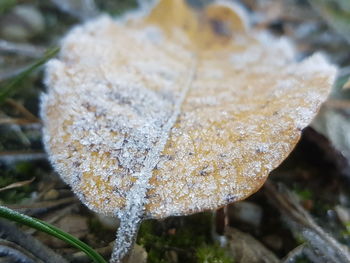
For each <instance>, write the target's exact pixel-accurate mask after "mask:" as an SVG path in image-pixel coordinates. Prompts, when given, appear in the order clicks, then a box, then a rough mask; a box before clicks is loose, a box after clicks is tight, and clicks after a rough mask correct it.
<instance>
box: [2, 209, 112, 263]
mask: <svg viewBox="0 0 350 263" xmlns="http://www.w3.org/2000/svg"><path fill="white" fill-rule="evenodd" d="M0 217H3V218H6V219H9V220H11V221H15V222H17V223H21V224H23V225H26V226H29V227H32V228H35V229H37V230H39V231H42V232H45V233H47V234H49V235H51V236H54V237H56V238H58V239H61V240H63V241H65V242H66V243H68V244H70V245H72V246H73V247H75V248H78V249H80V250H81V251H83V252H85V253H86V255H88V256H89V258H90V259H91V260H93V262H96V263H107V261H105V260H104V259H103V257H102V256H101V255H100V254H98V253H97V252H96V251H95V250H94V249H93V248H91V247H90V246H88V245H87V244H85V243H84V242H82V241H80V240H79V239H77V238H75V237H74V236H72V235H70V234H68V233H66V232H64V231H62V230H60V229H58V228H57V227H55V226H53V225H50V224H48V223H45V222H44V221H41V220H39V219H35V218H32V217H30V216H26V215H23V214H20V213H18V212H16V211H13V210H11V209H9V208H7V207H4V206H0Z"/></svg>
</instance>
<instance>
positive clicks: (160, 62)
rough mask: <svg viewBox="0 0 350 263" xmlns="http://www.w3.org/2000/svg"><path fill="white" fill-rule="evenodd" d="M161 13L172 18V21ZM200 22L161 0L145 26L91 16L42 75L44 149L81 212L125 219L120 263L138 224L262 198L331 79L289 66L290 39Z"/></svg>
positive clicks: (308, 65)
mask: <svg viewBox="0 0 350 263" xmlns="http://www.w3.org/2000/svg"><path fill="white" fill-rule="evenodd" d="M172 5H175V6H172ZM179 5H180V7H181V8H178V7H179ZM164 7H167V8H168V9H167V10H173V12H170V13H169V15H167V17H164V12H163V14H162V13H161V12H159V10H160V9H159V8H164ZM175 7H176V8H175ZM177 10H179V11H177ZM183 10H185V11H186V12H183ZM208 10H209V9H208ZM218 10H220V9H218ZM209 11H210V10H209ZM209 11H208V14H209V15H208V16H210V14H212V13H211V12H209ZM224 11H225V12H226V14H227V12H234V11H233V10H232V9H230V7H229V6H225V7H222V12H224ZM177 12H180V13H181V14H182V15H183V14H187V15H188V16H189V17H186V15H184V16H185V17H183V16H179V17H178V15H179V13H177ZM214 14H215V15H216V16H218V14H220V12H219V13H217V12H216V13H215V12H214ZM175 18H176V19H175ZM195 18H196V16H195V14H194V13H192V12H191V11H190V10H189V9H188V8H187V7H186V6H185V4H184V3H183V2H182V1H167V0H165V1H162V2H161V3H160V4H159V6H158V7H156V9H155V11H154V12H153V13H151V15H150V17H149V18H145V19H143V18H139V19H137V20H131V21H127V20H126V21H124V22H120V21H114V20H112V19H111V18H109V17H105V16H104V17H101V18H98V19H96V20H94V21H91V22H89V23H86V24H85V25H82V26H78V27H76V28H74V29H73V30H72V31H71V32H70V33H69V34H68V35H67V36H66V37H65V38H64V39H63V41H62V51H61V55H60V58H59V59H58V60H52V61H51V62H50V63H49V65H48V68H47V74H46V76H47V78H46V82H47V86H48V92H47V94H45V95H43V96H42V117H43V120H44V124H45V128H44V141H45V145H46V148H47V151H48V152H49V153H50V159H51V162H52V163H53V165H54V166H55V168H56V170H57V171H58V173H59V174H60V175H61V176H62V178H63V179H64V180H65V181H66V182H67V183H68V184H69V185H71V187H72V188H73V190H74V192H75V193H76V194H77V195H78V196H79V197H80V199H81V200H82V201H83V202H84V203H85V204H86V205H87V206H88V207H90V208H91V209H93V210H95V211H97V212H102V213H106V214H112V215H117V216H118V217H119V218H120V219H121V227H120V229H119V232H118V235H117V242H116V244H117V245H116V250H115V252H114V259H115V261H117V260H118V258H120V257H121V255H125V254H126V253H127V249H128V248H129V247H130V246H131V244H132V242H133V236H134V235H135V234H136V232H137V228H138V224H139V223H140V222H141V220H142V219H143V218H149V217H153V218H162V217H166V216H169V215H180V214H189V213H194V212H198V211H202V210H204V209H214V208H217V207H219V206H222V205H225V204H227V203H230V202H233V201H237V200H241V199H244V198H245V197H247V196H249V195H250V194H252V193H254V192H255V191H257V190H258V188H259V187H260V186H261V185H262V183H263V182H264V181H265V179H266V177H267V175H268V173H269V172H270V171H271V170H272V169H274V168H275V167H277V166H278V165H279V164H280V163H281V161H283V159H284V158H285V157H286V156H287V155H288V154H289V153H290V151H291V150H292V148H293V147H294V145H295V144H296V142H297V141H298V139H299V136H300V132H301V130H302V129H303V128H304V127H305V126H307V125H308V123H309V122H310V121H311V120H312V119H313V117H314V115H315V114H316V112H317V111H318V108H319V107H320V104H321V103H322V102H323V101H324V100H325V98H326V97H327V95H328V92H329V89H330V87H331V84H332V82H333V79H334V75H335V69H334V68H333V67H332V66H330V65H328V64H327V62H326V61H325V60H324V58H323V57H322V56H320V55H314V56H312V57H310V58H308V59H306V60H305V61H304V62H301V63H296V62H294V52H293V49H292V47H291V45H290V43H289V42H288V41H286V40H285V39H275V38H273V37H271V36H270V35H268V34H267V33H257V32H255V31H253V30H251V29H242V32H241V33H240V34H239V35H233V36H232V35H230V34H228V32H229V31H228V30H221V29H220V30H218V28H217V24H218V23H219V27H220V26H226V24H227V23H226V22H228V21H225V20H224V19H225V17H223V18H222V19H223V21H220V20H217V19H218V17H216V18H215V19H216V20H215V21H214V22H215V23H216V24H215V26H213V23H212V22H213V21H211V20H210V17H208V18H207V20H208V21H207V23H204V25H203V28H200V25H199V22H198V20H197V19H195ZM170 21H171V22H170ZM202 22H203V21H202ZM224 22H225V23H226V24H225V23H224ZM220 23H222V24H220ZM228 29H229V28H228ZM245 30H247V31H245ZM203 32H204V33H203ZM229 33H230V32H229Z"/></svg>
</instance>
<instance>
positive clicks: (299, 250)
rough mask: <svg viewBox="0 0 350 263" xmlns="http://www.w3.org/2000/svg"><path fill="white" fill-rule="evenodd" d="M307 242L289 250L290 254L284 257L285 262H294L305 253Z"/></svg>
mask: <svg viewBox="0 0 350 263" xmlns="http://www.w3.org/2000/svg"><path fill="white" fill-rule="evenodd" d="M304 249H305V243H304V244H301V245H300V246H297V247H296V248H294V249H293V250H291V251H289V253H288V255H287V256H286V257H285V258H284V259H283V261H282V262H283V263H294V262H296V261H297V259H298V258H299V257H301V256H302V255H303V254H304Z"/></svg>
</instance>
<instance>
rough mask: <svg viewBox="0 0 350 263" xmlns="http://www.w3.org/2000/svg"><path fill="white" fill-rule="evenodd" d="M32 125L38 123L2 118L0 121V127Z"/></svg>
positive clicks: (21, 119)
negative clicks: (5, 125) (6, 125)
mask: <svg viewBox="0 0 350 263" xmlns="http://www.w3.org/2000/svg"><path fill="white" fill-rule="evenodd" d="M33 123H39V122H37V121H33V120H28V119H23V118H2V119H0V125H3V124H16V125H26V124H33Z"/></svg>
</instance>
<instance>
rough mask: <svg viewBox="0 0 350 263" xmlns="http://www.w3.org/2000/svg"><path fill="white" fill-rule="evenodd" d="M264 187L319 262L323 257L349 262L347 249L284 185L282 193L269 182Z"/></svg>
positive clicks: (342, 262)
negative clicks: (321, 225)
mask: <svg viewBox="0 0 350 263" xmlns="http://www.w3.org/2000/svg"><path fill="white" fill-rule="evenodd" d="M264 188H265V193H266V195H267V197H268V198H269V200H270V201H271V202H272V203H273V204H274V205H275V206H276V207H277V208H278V210H279V211H280V212H281V214H282V215H283V216H284V218H285V219H286V222H287V223H288V224H289V226H290V227H291V228H292V229H293V230H294V232H297V233H299V234H301V235H302V236H303V237H304V238H305V239H306V240H307V241H308V243H309V244H310V247H311V248H312V249H313V252H314V253H315V255H318V256H319V257H320V258H319V262H322V260H323V259H327V260H328V261H330V262H338V263H349V262H350V252H349V249H348V248H347V247H345V246H343V245H341V244H340V243H339V242H338V241H337V240H335V239H334V238H333V237H331V236H330V235H329V234H327V233H326V232H324V231H323V229H322V228H321V227H319V226H318V225H317V224H316V223H315V221H314V220H313V219H312V217H311V216H310V214H309V213H308V212H307V211H306V210H305V209H304V208H303V207H302V206H301V205H300V204H299V202H298V200H297V199H296V197H295V196H294V195H292V193H291V192H290V191H289V190H288V189H287V188H286V187H283V188H284V189H283V193H280V192H279V191H277V189H276V187H275V186H274V185H273V184H272V183H271V182H267V183H266V184H265V187H264ZM327 260H326V261H327Z"/></svg>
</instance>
